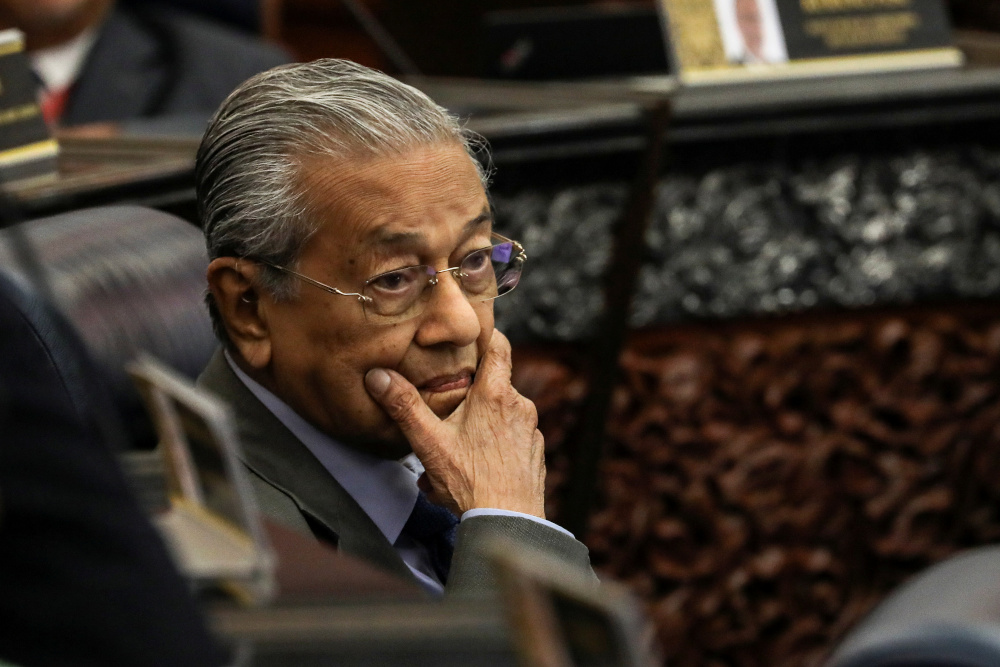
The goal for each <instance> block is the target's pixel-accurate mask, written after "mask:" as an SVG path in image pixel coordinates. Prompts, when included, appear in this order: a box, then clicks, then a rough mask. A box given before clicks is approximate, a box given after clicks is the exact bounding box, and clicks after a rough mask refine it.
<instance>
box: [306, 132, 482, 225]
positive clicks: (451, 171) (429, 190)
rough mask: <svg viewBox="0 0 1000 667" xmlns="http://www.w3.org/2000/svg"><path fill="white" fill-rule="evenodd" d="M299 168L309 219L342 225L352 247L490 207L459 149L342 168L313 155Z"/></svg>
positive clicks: (416, 153)
mask: <svg viewBox="0 0 1000 667" xmlns="http://www.w3.org/2000/svg"><path fill="white" fill-rule="evenodd" d="M338 162H339V161H338ZM301 164H302V167H301V171H300V173H301V175H302V185H303V190H304V192H305V198H306V202H307V206H308V209H309V212H310V214H311V215H314V216H315V219H316V220H317V221H319V222H321V223H323V224H324V225H326V224H330V223H333V224H335V225H338V226H341V230H340V231H341V234H342V236H341V238H342V239H343V241H344V242H345V243H346V244H350V245H354V244H357V243H360V242H362V241H363V240H365V239H366V238H367V237H368V236H369V235H371V234H372V233H373V232H374V231H375V230H376V229H378V228H380V227H382V226H386V225H390V224H391V225H392V227H393V229H394V230H395V229H399V230H408V229H414V228H416V229H420V228H422V227H423V226H424V225H425V224H426V223H428V222H431V220H429V219H428V218H427V217H426V216H435V215H440V214H442V213H452V212H454V213H457V214H460V215H462V216H463V217H464V216H468V218H469V219H471V218H473V217H475V216H477V215H479V214H480V212H481V210H482V208H483V207H484V206H486V203H487V200H486V193H485V192H484V191H483V189H482V185H481V183H480V180H479V174H478V172H476V169H475V166H474V165H473V164H472V160H471V158H470V157H469V156H468V154H467V153H466V152H465V150H464V148H463V147H462V146H460V145H458V144H455V145H449V144H446V145H438V146H428V147H425V148H420V149H414V150H412V151H409V152H406V153H403V154H401V155H398V156H388V157H379V158H368V159H354V160H349V161H343V162H339V164H335V163H333V161H332V160H330V159H329V158H328V159H323V158H322V157H320V156H315V157H308V158H305V159H303V160H302V162H301ZM462 222H463V224H464V223H465V222H466V220H465V219H463V220H462Z"/></svg>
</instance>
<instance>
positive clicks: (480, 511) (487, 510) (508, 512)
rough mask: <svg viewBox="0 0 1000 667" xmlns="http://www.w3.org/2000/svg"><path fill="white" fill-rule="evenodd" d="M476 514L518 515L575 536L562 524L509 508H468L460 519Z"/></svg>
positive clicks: (469, 517) (574, 537) (475, 515)
mask: <svg viewBox="0 0 1000 667" xmlns="http://www.w3.org/2000/svg"><path fill="white" fill-rule="evenodd" d="M477 516H516V517H520V518H522V519H531V520H532V521H534V522H535V523H540V524H542V525H543V526H548V527H549V528H555V529H556V530H558V531H559V532H560V533H563V534H565V535H569V536H570V537H572V538H573V539H574V540H575V539H576V536H575V535H573V533H571V532H569V531H568V530H566V529H565V528H563V527H562V526H559V525H556V524H554V523H552V522H551V521H547V520H546V519H543V518H541V517H537V516H535V515H533V514H524V513H522V512H512V511H511V510H495V509H490V508H488V507H477V508H476V509H472V510H469V511H468V512H466V513H465V514H463V515H462V521H465V520H466V519H471V518H473V517H477Z"/></svg>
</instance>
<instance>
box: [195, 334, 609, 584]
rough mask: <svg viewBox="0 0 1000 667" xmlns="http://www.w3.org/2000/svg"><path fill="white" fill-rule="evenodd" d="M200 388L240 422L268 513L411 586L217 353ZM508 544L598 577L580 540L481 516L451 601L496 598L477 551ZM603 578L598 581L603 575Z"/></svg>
mask: <svg viewBox="0 0 1000 667" xmlns="http://www.w3.org/2000/svg"><path fill="white" fill-rule="evenodd" d="M198 385H199V386H201V387H202V388H205V389H208V390H209V391H212V392H213V393H215V394H216V395H218V396H219V397H221V398H223V399H225V400H226V401H228V402H229V404H230V406H231V407H232V409H233V411H234V413H235V415H236V420H237V428H238V430H239V435H240V438H241V441H242V442H241V444H242V447H243V453H242V456H243V461H244V463H246V466H247V468H249V470H250V478H251V483H252V485H253V488H254V491H255V492H256V495H257V501H258V502H259V504H260V509H261V511H262V512H263V513H264V514H265V515H266V516H268V517H270V518H271V519H273V520H275V521H278V522H280V523H282V524H284V525H286V526H288V527H290V528H293V529H295V530H298V531H301V532H303V533H307V534H311V535H314V536H315V537H317V538H318V539H320V540H323V541H326V542H328V543H331V544H335V545H337V546H338V548H339V549H341V550H342V551H344V552H345V553H348V554H351V555H354V556H358V557H360V558H363V559H364V560H367V561H368V562H370V563H372V564H374V565H377V566H379V567H381V568H382V569H384V570H387V571H389V572H391V573H394V574H396V575H397V576H399V577H402V578H404V579H406V580H409V581H414V582H415V581H416V578H415V577H414V576H413V574H412V573H411V572H410V570H409V568H408V567H407V566H406V564H405V563H404V562H403V560H402V558H400V557H399V554H397V553H396V550H395V549H394V548H393V547H392V545H391V544H390V543H389V541H388V540H387V539H386V538H385V536H384V535H383V534H382V532H381V531H379V529H378V527H377V526H376V525H375V523H374V522H373V521H372V520H371V519H370V518H368V515H367V514H365V512H364V510H362V509H361V507H360V506H359V505H358V504H357V502H355V500H354V499H353V498H352V497H351V496H350V495H349V494H348V493H347V492H346V491H345V490H344V489H343V488H342V487H341V486H340V485H339V484H338V483H337V482H336V480H334V479H333V477H332V476H331V475H330V473H329V472H327V470H326V469H325V468H324V467H323V466H322V464H320V462H319V461H318V460H317V459H316V457H314V456H313V455H312V452H310V451H309V450H308V449H307V448H306V446H305V445H303V444H302V443H301V442H300V441H299V440H298V439H297V438H296V437H295V436H294V435H292V433H291V432H290V431H289V430H288V429H287V428H286V427H285V426H284V425H283V424H282V423H281V422H280V421H279V420H278V418H277V417H275V416H274V415H273V414H272V413H271V412H270V411H269V410H268V409H267V408H266V407H264V405H263V404H262V403H261V402H260V401H258V400H257V397H256V396H254V395H253V393H251V392H250V390H249V389H247V387H246V386H245V385H244V384H243V383H242V382H241V381H240V379H239V378H238V377H236V374H235V373H233V371H232V369H231V368H230V367H229V364H228V363H226V360H225V357H224V356H223V355H222V352H221V351H216V353H215V355H214V356H213V357H212V360H211V361H210V362H209V363H208V366H207V367H206V368H205V371H204V372H203V373H202V374H201V377H199V378H198ZM492 540H502V541H506V542H509V543H511V544H512V545H514V547H515V548H532V549H536V550H540V551H542V552H545V553H547V554H549V555H551V556H555V557H557V558H559V559H561V560H563V561H564V562H565V563H566V566H567V567H568V568H578V569H580V570H581V571H583V572H587V573H590V574H591V576H593V573H592V570H591V569H590V557H589V553H588V551H587V547H585V546H584V545H583V544H581V543H580V542H578V541H576V540H574V539H573V538H571V537H569V536H568V535H566V534H564V533H561V532H560V531H557V530H554V529H552V528H550V527H548V526H545V525H542V524H540V523H538V522H536V521H532V520H530V519H523V518H518V517H502V516H480V517H474V518H472V519H468V520H466V521H463V522H462V523H461V524H460V525H459V528H458V535H457V538H456V542H455V554H454V556H453V558H452V563H451V572H450V574H449V576H448V584H447V586H446V589H445V592H446V594H447V595H449V596H455V595H460V596H470V595H483V594H490V593H491V592H492V591H493V590H494V583H493V581H492V577H491V575H490V572H489V568H488V564H487V562H486V560H485V558H484V557H483V555H482V554H481V553H480V550H479V549H478V548H477V547H478V546H479V545H482V544H483V543H484V542H486V541H492ZM595 580H596V578H595Z"/></svg>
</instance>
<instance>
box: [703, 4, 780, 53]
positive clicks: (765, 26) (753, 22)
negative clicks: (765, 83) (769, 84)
mask: <svg viewBox="0 0 1000 667" xmlns="http://www.w3.org/2000/svg"><path fill="white" fill-rule="evenodd" d="M714 1H715V15H716V19H717V21H718V24H719V32H720V33H721V35H722V44H723V48H724V49H725V51H726V59H727V60H728V61H729V62H731V63H733V64H738V65H759V64H772V63H783V62H787V61H788V51H787V49H786V48H785V37H784V34H783V32H782V29H781V18H780V16H779V15H778V8H777V6H776V5H775V4H774V0H714Z"/></svg>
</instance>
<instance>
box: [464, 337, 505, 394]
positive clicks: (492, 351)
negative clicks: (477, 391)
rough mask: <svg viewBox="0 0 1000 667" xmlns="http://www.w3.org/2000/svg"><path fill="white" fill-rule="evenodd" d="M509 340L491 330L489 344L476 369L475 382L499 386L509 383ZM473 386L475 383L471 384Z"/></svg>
mask: <svg viewBox="0 0 1000 667" xmlns="http://www.w3.org/2000/svg"><path fill="white" fill-rule="evenodd" d="M510 368H511V358H510V341H509V340H507V337H506V336H504V335H503V334H502V333H500V332H499V331H497V330H496V329H494V330H493V336H491V337H490V342H489V345H487V347H486V352H485V353H484V354H483V359H482V361H480V362H479V369H478V370H477V371H476V382H477V383H479V382H482V383H483V384H493V383H497V384H499V385H501V386H509V385H510ZM473 386H475V385H473Z"/></svg>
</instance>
